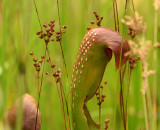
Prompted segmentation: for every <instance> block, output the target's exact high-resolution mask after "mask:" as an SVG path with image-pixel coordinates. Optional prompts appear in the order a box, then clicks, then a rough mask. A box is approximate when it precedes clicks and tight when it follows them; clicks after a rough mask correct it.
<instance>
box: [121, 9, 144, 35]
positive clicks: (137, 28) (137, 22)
mask: <svg viewBox="0 0 160 130" xmlns="http://www.w3.org/2000/svg"><path fill="white" fill-rule="evenodd" d="M125 19H126V21H125V20H124V19H122V20H121V22H122V23H123V24H125V25H126V26H127V27H128V28H129V30H130V31H134V35H138V34H140V33H144V32H145V30H146V24H144V23H143V18H142V17H141V16H139V14H138V13H137V12H135V17H134V18H132V17H130V16H125Z"/></svg>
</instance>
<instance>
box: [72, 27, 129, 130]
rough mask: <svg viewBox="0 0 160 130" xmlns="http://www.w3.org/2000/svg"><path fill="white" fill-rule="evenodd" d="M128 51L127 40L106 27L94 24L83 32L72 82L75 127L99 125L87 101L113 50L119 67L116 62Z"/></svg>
mask: <svg viewBox="0 0 160 130" xmlns="http://www.w3.org/2000/svg"><path fill="white" fill-rule="evenodd" d="M121 51H122V54H121ZM127 51H129V46H128V43H127V40H126V39H125V38H123V37H122V35H121V34H120V33H118V32H116V31H114V30H111V29H109V28H105V27H95V28H92V29H90V30H89V31H88V32H87V34H86V35H85V36H84V38H83V40H82V42H81V44H80V47H79V50H78V55H77V59H76V61H75V65H74V68H73V74H72V82H71V98H72V99H71V100H72V106H71V107H72V116H73V128H74V129H75V130H98V129H99V125H98V124H96V123H95V122H94V121H93V119H92V118H91V116H90V113H89V111H88V108H87V105H86V103H87V101H88V100H90V99H91V98H92V97H93V96H94V95H95V93H96V91H97V89H98V88H99V85H100V83H101V80H102V77H103V74H104V71H105V68H106V65H107V63H108V62H109V61H110V60H111V58H112V52H113V54H114V56H115V65H116V68H117V69H118V67H119V65H123V64H124V63H125V62H126V61H127V59H128V57H125V56H124V54H125V53H126V52H127ZM120 55H121V58H120ZM120 61H121V63H120Z"/></svg>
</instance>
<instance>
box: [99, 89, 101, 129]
mask: <svg viewBox="0 0 160 130" xmlns="http://www.w3.org/2000/svg"><path fill="white" fill-rule="evenodd" d="M100 89H101V88H100V87H99V103H100V102H101V101H100V100H101V99H100V97H101V90H100ZM99 124H100V127H99V129H100V130H101V103H100V104H99Z"/></svg>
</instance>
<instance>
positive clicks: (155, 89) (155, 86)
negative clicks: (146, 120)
mask: <svg viewBox="0 0 160 130" xmlns="http://www.w3.org/2000/svg"><path fill="white" fill-rule="evenodd" d="M154 4H155V6H156V5H157V4H158V0H154ZM154 8H155V9H154V45H156V44H157V28H158V9H157V8H156V7H154ZM153 63H154V64H153V67H154V70H157V48H154V50H153ZM156 92H157V74H156V73H155V74H154V76H153V120H154V123H155V124H154V126H155V129H156V124H157V123H156V114H157V104H156V102H157V100H156V98H157V93H156Z"/></svg>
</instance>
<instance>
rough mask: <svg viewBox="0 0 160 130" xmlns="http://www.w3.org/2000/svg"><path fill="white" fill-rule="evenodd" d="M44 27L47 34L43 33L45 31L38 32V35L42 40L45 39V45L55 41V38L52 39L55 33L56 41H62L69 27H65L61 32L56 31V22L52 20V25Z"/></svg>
mask: <svg viewBox="0 0 160 130" xmlns="http://www.w3.org/2000/svg"><path fill="white" fill-rule="evenodd" d="M43 27H44V28H45V33H43V30H40V31H38V32H37V33H36V34H37V35H40V36H39V38H40V39H44V40H45V43H46V44H48V43H49V42H50V41H54V38H53V37H52V36H53V34H54V33H55V35H56V36H55V37H56V41H61V39H62V37H61V34H63V33H65V32H66V31H65V30H63V29H66V28H67V26H66V25H64V26H63V29H61V31H56V30H55V28H54V27H55V20H50V23H48V24H44V25H43Z"/></svg>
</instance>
